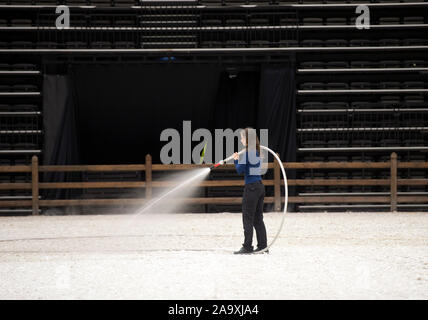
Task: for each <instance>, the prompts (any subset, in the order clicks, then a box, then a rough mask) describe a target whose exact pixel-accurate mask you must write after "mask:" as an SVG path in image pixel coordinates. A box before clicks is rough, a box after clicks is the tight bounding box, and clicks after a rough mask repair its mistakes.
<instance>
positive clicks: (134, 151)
mask: <svg viewBox="0 0 428 320" xmlns="http://www.w3.org/2000/svg"><path fill="white" fill-rule="evenodd" d="M220 72H221V68H220V66H218V65H181V64H158V65H81V66H75V67H74V68H73V72H72V76H73V80H74V83H75V86H76V99H77V106H78V129H79V132H80V134H81V136H82V137H85V138H84V139H82V141H81V153H82V161H83V162H84V163H85V164H119V163H120V164H121V163H144V161H145V160H144V159H145V156H146V154H148V153H150V154H151V155H152V157H153V162H154V163H159V162H160V159H159V152H160V149H161V147H162V146H163V145H164V144H165V143H166V142H162V141H160V134H161V132H162V130H164V129H166V128H174V129H176V130H178V131H179V132H180V135H182V127H183V121H185V120H191V121H192V130H195V129H197V128H210V126H211V124H212V118H211V114H210V111H211V110H212V109H213V105H214V103H215V97H216V95H217V92H218V84H219V76H220Z"/></svg>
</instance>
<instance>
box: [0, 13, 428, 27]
mask: <svg viewBox="0 0 428 320" xmlns="http://www.w3.org/2000/svg"><path fill="white" fill-rule="evenodd" d="M55 18H56V17H54V16H52V17H51V18H43V17H42V18H40V19H38V20H32V19H21V18H18V19H10V20H7V19H0V27H8V26H10V27H36V26H52V27H53V26H55ZM274 18H275V20H273V19H274ZM274 18H269V14H266V16H265V17H263V16H262V15H259V16H255V17H251V16H250V17H245V16H243V17H242V18H240V17H232V18H212V17H209V16H208V17H202V18H201V21H200V25H201V26H202V27H227V26H229V27H232V26H236V27H251V26H278V25H279V26H289V25H296V26H297V25H298V24H299V25H302V26H321V25H327V26H328V25H335V26H337V25H354V24H355V21H356V18H355V17H351V18H349V19H348V18H338V17H332V18H302V19H301V20H300V22H299V20H298V19H297V18H280V19H279V20H277V17H274ZM198 20H199V19H198V17H197V16H194V17H193V19H191V18H185V15H167V14H164V15H161V16H160V17H151V16H141V17H139V18H138V17H135V16H129V17H127V18H126V17H121V16H110V17H109V16H105V15H103V16H97V15H86V16H85V15H75V16H72V18H71V20H70V26H71V27H100V26H103V27H143V26H146V27H147V26H165V27H166V26H169V27H177V26H181V27H186V26H187V27H188V26H190V25H191V26H192V27H196V26H197V25H198ZM371 23H372V24H373V25H376V24H379V25H399V24H424V23H425V18H424V17H403V18H400V17H382V18H379V19H378V21H376V20H375V21H371Z"/></svg>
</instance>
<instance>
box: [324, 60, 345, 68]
mask: <svg viewBox="0 0 428 320" xmlns="http://www.w3.org/2000/svg"><path fill="white" fill-rule="evenodd" d="M325 67H326V68H327V69H329V68H348V67H349V63H348V61H328V62H326V63H325Z"/></svg>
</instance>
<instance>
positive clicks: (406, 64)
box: [299, 59, 428, 69]
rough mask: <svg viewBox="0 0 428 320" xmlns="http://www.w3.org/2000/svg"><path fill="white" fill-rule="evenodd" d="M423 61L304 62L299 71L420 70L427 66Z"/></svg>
mask: <svg viewBox="0 0 428 320" xmlns="http://www.w3.org/2000/svg"><path fill="white" fill-rule="evenodd" d="M427 65H428V64H427V62H426V61H425V60H420V59H412V60H402V61H400V60H380V61H359V60H358V61H304V62H301V63H300V64H299V68H301V69H324V68H325V69H335V68H402V67H403V68H421V67H425V66H427Z"/></svg>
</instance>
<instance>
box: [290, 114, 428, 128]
mask: <svg viewBox="0 0 428 320" xmlns="http://www.w3.org/2000/svg"><path fill="white" fill-rule="evenodd" d="M393 116H394V115H392V116H391V117H384V116H383V117H382V116H379V117H375V116H371V117H370V118H371V119H368V118H355V119H346V118H342V119H337V118H336V119H332V118H330V119H328V120H325V119H319V120H317V119H314V118H313V117H306V118H305V117H303V118H302V119H301V120H300V121H299V124H300V127H299V129H308V128H309V129H318V128H321V129H334V128H338V129H341V130H344V131H345V132H346V131H350V130H353V129H359V128H376V129H378V130H382V127H386V128H396V130H395V131H396V132H398V131H400V128H406V127H408V128H420V127H427V128H428V118H426V119H424V118H422V117H421V118H419V119H418V118H414V117H407V118H405V119H400V117H396V118H394V117H393ZM299 129H297V130H299ZM388 131H390V130H389V129H388Z"/></svg>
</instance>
